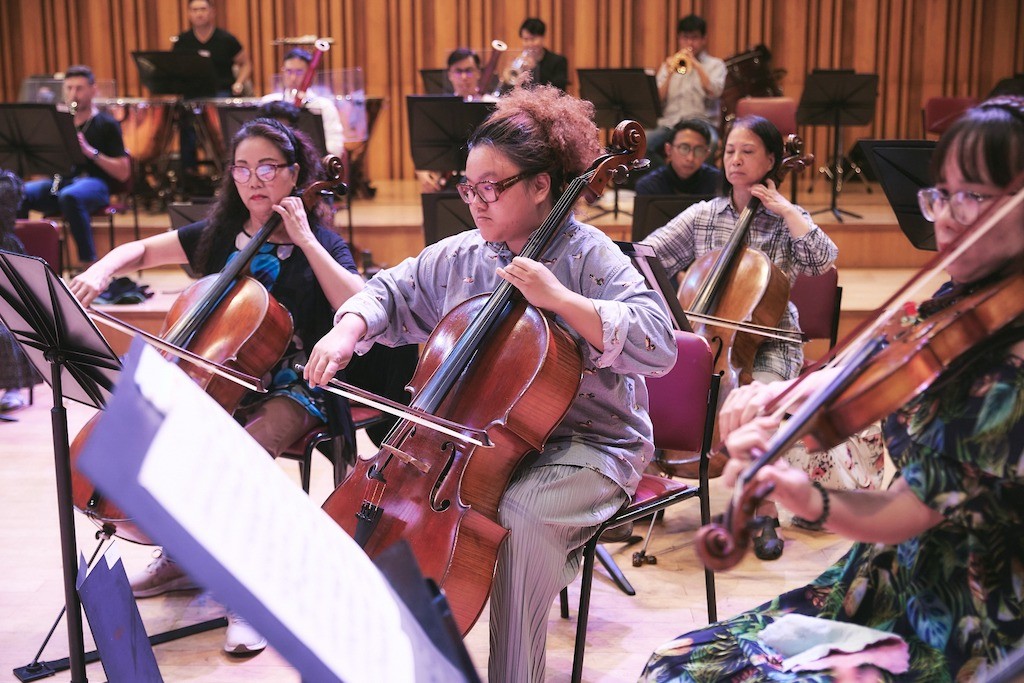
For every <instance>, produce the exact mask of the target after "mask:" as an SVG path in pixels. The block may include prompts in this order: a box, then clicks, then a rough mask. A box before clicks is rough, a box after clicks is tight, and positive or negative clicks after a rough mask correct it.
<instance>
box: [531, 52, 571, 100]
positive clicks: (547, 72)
mask: <svg viewBox="0 0 1024 683" xmlns="http://www.w3.org/2000/svg"><path fill="white" fill-rule="evenodd" d="M533 82H534V83H536V84H538V85H553V86H555V87H556V88H559V89H561V90H565V86H567V85H569V60H568V59H566V58H565V57H564V56H562V55H560V54H555V53H554V52H552V51H551V50H548V49H547V48H544V56H543V57H542V58H541V60H540V61H539V62H538V63H537V66H536V67H534V68H533Z"/></svg>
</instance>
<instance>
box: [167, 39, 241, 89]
mask: <svg viewBox="0 0 1024 683" xmlns="http://www.w3.org/2000/svg"><path fill="white" fill-rule="evenodd" d="M241 51H242V44H241V43H240V42H238V39H237V38H235V37H234V36H233V35H231V34H230V33H228V32H227V31H225V30H223V29H220V28H215V29H213V35H211V36H210V39H209V40H208V41H206V42H205V43H201V42H199V39H198V38H196V34H195V33H194V32H193V31H191V30H189V31H185V32H184V33H182V34H181V35H179V36H178V40H177V41H176V42H175V43H174V47H173V48H172V52H182V53H187V54H198V55H202V56H204V57H209V58H210V59H212V60H213V70H214V72H215V73H216V74H217V90H218V91H221V92H225V93H228V94H230V92H231V85H232V84H233V83H234V82H235V76H234V74H233V73H232V72H231V66H232V65H233V64H234V62H235V55H237V54H238V53H239V52H241Z"/></svg>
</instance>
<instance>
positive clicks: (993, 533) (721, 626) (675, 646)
mask: <svg viewBox="0 0 1024 683" xmlns="http://www.w3.org/2000/svg"><path fill="white" fill-rule="evenodd" d="M933 163H934V164H935V165H934V169H935V171H936V176H937V179H938V184H937V186H936V187H935V188H929V189H927V190H922V191H921V193H920V194H919V199H920V202H921V210H922V213H923V214H924V215H925V217H926V218H928V219H929V220H931V221H934V222H935V233H936V240H937V243H938V247H939V250H940V251H941V250H943V249H947V248H949V245H950V242H951V241H952V240H953V239H954V238H955V237H957V236H958V235H959V234H961V233H962V232H963V231H964V230H965V229H966V228H967V227H968V226H970V225H971V224H973V223H974V222H975V220H976V219H977V217H978V215H979V214H980V213H981V211H983V210H984V209H985V208H987V207H988V206H989V205H990V204H991V203H992V201H993V200H994V199H995V198H997V197H1000V196H1003V195H1006V194H1008V193H1009V192H1008V188H1009V187H1010V186H1011V185H1012V184H1014V182H1015V179H1017V178H1018V177H1019V176H1020V174H1021V173H1022V171H1024V98H1020V97H1001V98H997V99H993V100H989V101H987V102H985V103H983V104H981V105H979V106H978V107H976V108H975V109H972V110H971V111H970V112H968V113H967V114H966V115H965V116H964V117H963V118H962V119H961V120H960V121H959V122H958V123H956V124H955V125H954V126H953V127H951V128H950V129H949V130H948V131H947V133H946V134H945V136H944V137H943V138H942V140H940V142H939V145H938V148H937V149H936V152H935V155H934V162H933ZM1018 187H1019V184H1018ZM1022 270H1024V208H1022V207H1021V206H1020V205H1017V206H1016V208H1015V209H1013V211H1012V212H1011V213H1010V215H1008V216H1007V217H1005V218H1004V219H1003V220H1002V221H1000V222H999V223H998V225H997V226H996V227H995V228H994V229H993V230H990V231H989V233H988V234H986V235H985V236H984V237H982V238H981V239H980V240H978V241H977V242H976V243H975V244H974V245H973V246H971V247H970V248H969V249H968V250H967V251H966V252H965V253H963V254H961V255H960V256H959V257H958V258H957V259H956V261H954V262H953V263H952V264H950V265H949V266H948V267H947V271H948V273H949V275H950V277H951V281H950V283H948V284H947V285H946V286H944V287H943V288H942V289H941V290H940V291H939V292H938V293H937V294H936V295H935V297H933V298H932V299H931V300H929V301H928V302H925V303H923V304H922V305H921V307H920V311H919V315H920V316H921V317H927V316H929V315H933V314H935V313H936V312H937V311H939V310H941V309H942V308H944V307H945V306H946V305H949V304H951V303H955V301H956V300H958V299H959V298H960V297H961V296H963V295H965V294H966V293H969V292H971V291H973V290H976V289H980V288H984V287H985V286H988V285H991V284H992V283H993V282H994V281H999V280H1000V279H1002V278H1006V277H1009V276H1013V277H1020V276H1021V271H1022ZM784 386H785V384H783V383H774V384H768V385H761V386H760V387H752V388H745V387H744V388H740V389H737V390H736V391H734V392H733V393H732V395H731V396H730V398H729V401H728V402H727V403H726V405H725V406H724V407H723V410H722V416H721V418H720V420H721V425H722V433H723V434H727V435H728V436H727V438H726V444H727V447H728V451H729V453H730V454H731V456H732V459H731V461H730V463H729V465H728V466H727V468H726V472H725V477H726V481H734V480H735V478H736V476H737V475H738V474H739V473H740V472H742V471H743V470H744V469H745V468H746V466H747V465H748V463H749V460H750V458H751V455H750V454H751V451H752V450H758V449H761V450H763V449H764V448H765V447H766V443H767V439H768V437H769V436H770V435H771V434H772V433H773V432H774V430H775V428H777V426H778V425H777V423H775V422H773V421H772V419H771V418H765V417H757V413H758V411H759V410H760V409H761V407H762V406H764V405H765V404H766V403H767V402H768V401H769V400H770V399H771V398H772V397H774V396H775V395H777V394H778V393H779V390H780V389H781V388H783V387H784ZM883 435H884V437H885V440H886V444H887V446H888V448H889V452H890V455H891V457H892V460H893V463H894V464H895V465H896V467H897V470H898V474H897V478H896V479H895V481H894V482H893V483H892V485H891V486H890V487H889V489H888V490H886V491H834V490H829V489H826V488H824V487H820V486H819V487H816V486H814V485H812V483H811V479H810V478H809V477H808V475H807V474H806V473H805V472H804V471H802V470H799V469H797V468H794V467H791V466H788V465H786V464H785V463H783V462H777V463H776V464H773V465H770V466H767V467H765V468H762V469H761V471H760V472H759V473H758V475H757V478H758V479H760V480H762V481H765V482H772V483H774V485H775V489H774V492H773V494H772V497H773V498H774V499H775V500H776V501H777V502H779V503H782V504H783V505H785V506H786V507H788V508H789V509H791V510H793V512H794V513H795V514H797V515H800V516H801V517H802V518H804V519H808V520H814V521H815V522H818V523H821V524H823V525H824V527H825V528H828V529H829V530H831V531H833V532H835V533H838V534H841V535H843V536H846V537H848V538H850V539H852V540H854V541H857V543H855V544H854V546H853V547H852V549H851V550H850V552H849V553H848V554H847V555H846V556H845V557H844V558H842V559H841V560H840V561H839V562H838V563H837V564H836V565H834V566H833V567H831V568H830V569H828V570H827V571H826V572H825V573H824V574H822V575H821V576H820V577H818V579H816V580H815V581H814V582H813V583H811V584H810V585H809V586H805V587H803V588H799V589H796V590H793V591H790V592H788V593H785V594H783V595H781V596H779V597H777V598H775V599H774V600H772V601H771V602H769V603H766V604H764V605H761V606H760V607H757V608H755V609H753V610H751V611H749V612H745V613H743V614H740V615H738V616H736V617H734V618H733V619H730V620H728V621H723V622H719V623H717V624H712V625H711V626H710V627H708V628H707V629H704V630H701V631H696V632H693V633H689V634H686V635H684V636H680V637H679V638H676V639H675V640H673V641H671V642H669V643H667V644H665V645H663V646H661V647H659V648H658V649H657V650H656V651H655V652H654V653H653V654H652V656H651V658H650V660H649V661H648V663H647V666H646V667H645V669H644V672H643V675H642V677H641V678H642V680H644V681H795V680H800V681H833V680H838V679H839V677H840V675H841V672H839V671H837V670H832V669H825V670H823V671H820V672H816V673H808V672H786V671H783V669H782V665H781V662H782V657H781V655H780V654H779V653H778V652H776V651H775V650H773V649H771V648H770V647H769V646H767V645H765V644H764V643H763V642H761V641H760V640H759V639H758V635H759V633H760V632H761V631H762V630H763V629H764V628H765V626H767V625H768V624H771V623H772V622H774V621H776V620H777V619H778V618H780V617H781V616H782V615H784V614H789V613H796V614H803V615H808V616H814V617H820V618H824V619H829V620H834V621H837V622H848V623H853V624H859V625H864V626H869V627H872V628H875V629H878V630H881V631H885V632H889V633H894V634H897V635H899V636H901V637H902V638H903V639H904V640H905V641H906V643H907V645H908V649H909V670H908V671H906V672H905V673H901V674H891V673H889V672H888V671H884V670H882V669H879V668H875V667H872V666H867V667H866V668H865V667H862V668H861V669H860V670H859V672H858V674H859V675H860V676H866V677H867V679H868V680H900V681H954V680H957V681H960V680H972V679H973V678H974V677H975V676H976V675H978V674H979V673H982V672H984V671H985V670H986V667H989V666H991V664H992V663H993V662H995V661H996V660H999V659H1001V658H1003V657H1005V656H1006V655H1007V653H1008V652H1009V651H1010V650H1012V649H1013V648H1014V647H1015V646H1016V644H1017V643H1018V641H1020V640H1021V638H1022V637H1024V615H1022V611H1024V533H1022V519H1024V319H1021V318H1018V320H1017V322H1016V323H1014V324H1011V325H1010V326H1008V327H1006V328H1004V329H1003V330H1002V331H1001V332H999V333H997V334H996V335H995V336H994V337H993V338H991V339H989V340H988V341H987V342H986V343H985V344H983V345H982V347H981V348H976V349H974V350H972V352H970V353H969V354H967V356H966V357H965V358H963V359H961V360H960V361H958V362H956V363H954V365H953V367H951V368H950V369H949V370H947V371H946V372H945V373H943V375H942V376H941V377H939V378H938V379H937V380H936V381H935V382H934V383H933V384H932V386H931V387H930V388H929V389H928V390H927V391H925V392H924V393H923V394H921V395H920V396H918V397H917V398H915V399H914V400H912V401H911V402H909V404H908V405H906V406H904V407H903V408H902V409H900V410H899V411H897V412H896V413H894V414H892V415H890V416H889V417H888V418H886V419H885V420H884V421H883ZM844 680H845V679H844Z"/></svg>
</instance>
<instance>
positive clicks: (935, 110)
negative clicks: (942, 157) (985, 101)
mask: <svg viewBox="0 0 1024 683" xmlns="http://www.w3.org/2000/svg"><path fill="white" fill-rule="evenodd" d="M978 101H979V100H978V98H977V97H929V98H928V99H927V100H926V101H925V103H924V107H923V109H922V110H921V117H922V119H923V124H924V132H925V133H934V134H935V135H942V134H943V133H945V132H946V129H947V128H949V127H950V126H952V125H953V124H954V123H955V122H956V120H957V119H958V118H960V116H961V115H963V113H964V112H965V111H967V110H968V109H970V108H971V107H973V106H974V105H976V104H978Z"/></svg>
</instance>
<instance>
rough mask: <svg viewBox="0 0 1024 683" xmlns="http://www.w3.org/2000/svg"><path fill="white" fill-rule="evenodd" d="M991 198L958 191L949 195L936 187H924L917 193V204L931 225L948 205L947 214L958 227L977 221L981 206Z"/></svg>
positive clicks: (975, 193) (991, 197)
mask: <svg viewBox="0 0 1024 683" xmlns="http://www.w3.org/2000/svg"><path fill="white" fill-rule="evenodd" d="M993 198H994V197H993V195H984V194H978V193H977V192H968V191H967V190H960V191H959V192H954V193H953V194H952V195H950V194H949V192H947V191H946V190H940V189H939V188H937V187H926V188H924V189H923V190H918V191H917V204H918V206H919V207H921V214H922V215H923V216H924V217H925V220H927V221H930V222H932V223H934V222H935V221H936V220H938V218H939V214H940V213H942V210H943V209H944V208H946V205H949V213H950V215H952V216H953V220H955V221H956V222H957V223H959V224H960V225H970V224H971V223H973V222H974V221H976V220H978V214H980V213H981V205H982V204H984V203H985V202H987V201H988V200H990V199H993Z"/></svg>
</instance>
